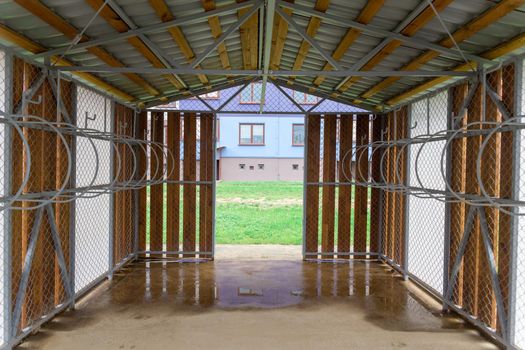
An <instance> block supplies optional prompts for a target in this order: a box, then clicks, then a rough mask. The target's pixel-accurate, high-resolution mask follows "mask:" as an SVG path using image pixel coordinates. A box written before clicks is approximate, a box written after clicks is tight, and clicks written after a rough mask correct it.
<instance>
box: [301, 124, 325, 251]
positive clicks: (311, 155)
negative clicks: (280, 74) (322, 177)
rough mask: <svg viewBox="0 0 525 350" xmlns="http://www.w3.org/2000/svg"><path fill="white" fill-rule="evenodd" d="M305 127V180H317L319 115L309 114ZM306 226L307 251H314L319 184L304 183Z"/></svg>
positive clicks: (316, 237) (316, 249)
mask: <svg viewBox="0 0 525 350" xmlns="http://www.w3.org/2000/svg"><path fill="white" fill-rule="evenodd" d="M306 128H307V135H308V137H307V140H306V142H307V148H308V154H307V155H306V157H307V167H306V169H305V171H306V182H307V183H308V182H319V166H320V163H319V158H320V143H321V116H320V115H319V114H311V115H308V116H307V119H306ZM304 219H305V223H306V228H305V233H306V235H305V236H306V237H305V240H306V242H303V244H305V246H306V252H307V253H316V252H317V251H318V244H319V186H317V185H306V218H304Z"/></svg>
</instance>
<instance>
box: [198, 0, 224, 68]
mask: <svg viewBox="0 0 525 350" xmlns="http://www.w3.org/2000/svg"><path fill="white" fill-rule="evenodd" d="M201 2H202V7H203V8H204V11H206V12H207V11H212V10H215V8H216V6H215V0H201ZM208 24H209V25H210V29H211V35H212V36H213V37H214V38H215V39H216V38H218V37H220V36H221V34H222V27H221V22H220V21H219V17H218V16H212V17H208ZM217 51H218V52H219V58H220V60H221V64H222V68H224V69H231V68H232V67H231V65H230V58H229V57H228V51H226V44H225V43H221V44H220V45H219V46H217Z"/></svg>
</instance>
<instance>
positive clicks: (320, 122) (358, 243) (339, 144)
mask: <svg viewBox="0 0 525 350" xmlns="http://www.w3.org/2000/svg"><path fill="white" fill-rule="evenodd" d="M354 119H356V120H357V121H356V123H355V124H356V128H357V130H356V140H355V141H357V142H358V144H361V143H362V144H364V145H365V144H368V142H369V131H370V130H369V123H370V119H369V117H368V116H357V117H356V118H355V117H354V115H353V114H342V115H336V114H327V115H320V114H311V115H308V116H307V120H306V129H307V139H306V147H307V155H306V158H307V161H306V168H305V171H306V182H307V184H306V191H305V192H306V200H305V206H306V207H305V227H304V232H305V242H303V244H304V245H305V251H306V258H319V257H321V258H325V259H326V258H328V259H330V258H333V257H334V255H335V256H336V257H337V258H344V259H348V258H349V256H351V255H352V254H353V253H356V252H358V253H368V252H371V246H370V243H372V241H371V240H370V239H369V235H370V230H369V227H368V215H369V210H370V204H369V200H368V187H367V186H358V187H357V188H356V190H355V203H352V189H353V186H349V185H347V184H341V182H343V183H344V182H347V183H348V182H351V181H352V179H350V178H348V177H351V176H352V174H353V172H352V171H351V166H352V158H353V155H354V150H353V142H354V140H353V130H354ZM378 125H380V124H378ZM378 130H379V129H378ZM376 132H379V133H380V131H376ZM321 135H322V137H321ZM321 140H322V142H321ZM321 143H322V144H321ZM321 146H322V148H321ZM368 153H369V150H368V147H363V148H362V149H361V151H360V152H359V154H358V155H357V156H356V157H355V158H356V159H359V158H360V159H361V162H359V163H358V164H356V165H355V166H356V168H360V170H361V171H360V174H361V175H362V178H361V179H359V180H360V181H368V179H367V177H368V168H369V159H368ZM359 156H361V157H359ZM320 170H322V176H321V175H320ZM376 171H377V169H376ZM354 173H359V172H357V171H355V172H354ZM318 183H319V184H318ZM320 189H321V190H322V192H321V194H322V199H321V204H322V205H321V207H319V195H320ZM376 201H377V199H376ZM319 216H320V217H321V228H320V236H321V237H320V238H321V249H320V251H319V248H318V244H319ZM336 218H337V220H336ZM352 229H353V230H352ZM336 232H337V236H336V235H335V233H336ZM377 241H378V239H377V231H376V238H375V239H374V240H373V243H374V246H373V249H374V252H377ZM335 244H337V247H335ZM359 256H360V257H362V254H360V255H359ZM365 257H366V256H365Z"/></svg>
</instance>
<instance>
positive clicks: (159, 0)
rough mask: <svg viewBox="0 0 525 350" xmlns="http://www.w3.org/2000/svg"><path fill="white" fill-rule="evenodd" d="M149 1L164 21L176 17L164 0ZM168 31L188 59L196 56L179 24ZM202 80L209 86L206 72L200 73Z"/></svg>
mask: <svg viewBox="0 0 525 350" xmlns="http://www.w3.org/2000/svg"><path fill="white" fill-rule="evenodd" d="M149 3H150V5H151V7H153V9H154V10H155V13H156V14H157V16H159V18H160V19H161V20H162V22H168V21H172V20H174V19H175V16H174V15H173V13H172V12H171V10H170V8H169V7H168V5H167V4H166V2H165V1H164V0H149ZM168 32H170V34H171V36H172V37H173V40H174V41H175V42H176V43H177V45H178V46H179V49H180V50H181V52H182V54H183V55H184V57H186V59H187V60H188V61H191V60H193V59H194V58H195V53H194V52H193V49H192V48H191V46H190V43H189V42H188V40H187V39H186V36H185V35H184V33H183V32H182V29H181V28H180V27H178V26H175V27H170V28H168ZM195 68H200V66H197V67H195ZM198 77H199V80H200V82H201V83H202V84H203V85H206V86H208V85H209V83H210V82H209V80H208V78H207V77H206V75H204V74H199V75H198Z"/></svg>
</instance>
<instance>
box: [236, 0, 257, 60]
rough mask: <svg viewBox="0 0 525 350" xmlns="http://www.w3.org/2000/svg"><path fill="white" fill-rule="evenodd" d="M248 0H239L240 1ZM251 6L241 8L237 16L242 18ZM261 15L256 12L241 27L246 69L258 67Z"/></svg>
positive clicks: (243, 57)
mask: <svg viewBox="0 0 525 350" xmlns="http://www.w3.org/2000/svg"><path fill="white" fill-rule="evenodd" d="M245 1H246V0H237V2H238V3H241V2H245ZM248 11H250V9H249V8H246V9H241V10H239V11H238V12H237V16H238V17H239V18H241V17H242V16H243V15H244V14H246V12H248ZM258 25H259V15H258V13H254V14H253V15H252V16H251V17H250V18H248V20H247V21H246V22H244V23H243V24H242V25H241V26H240V27H239V33H240V35H241V48H242V61H243V66H244V69H257V63H258V62H257V58H258V55H257V53H258V47H259V46H258V44H259V31H258Z"/></svg>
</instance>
